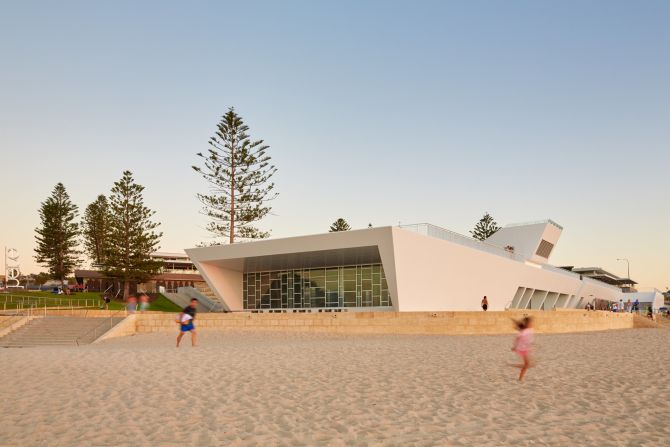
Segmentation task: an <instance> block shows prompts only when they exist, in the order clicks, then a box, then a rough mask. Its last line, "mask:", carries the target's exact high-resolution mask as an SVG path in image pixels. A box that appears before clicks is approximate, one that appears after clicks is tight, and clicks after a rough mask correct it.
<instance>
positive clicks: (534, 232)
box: [486, 222, 562, 264]
mask: <svg viewBox="0 0 670 447" xmlns="http://www.w3.org/2000/svg"><path fill="white" fill-rule="evenodd" d="M561 232H562V230H561V229H560V228H559V227H557V226H556V225H554V224H552V223H550V222H540V223H531V224H526V225H511V226H507V227H503V228H501V229H500V230H498V231H497V232H495V233H494V234H493V235H492V236H491V237H489V238H488V239H486V242H488V243H490V244H493V245H497V246H498V247H506V246H508V245H510V246H512V247H514V253H518V254H520V255H522V256H524V257H525V258H527V259H530V260H531V261H534V262H537V263H539V264H545V263H547V261H548V258H543V257H542V256H538V255H536V254H535V252H536V251H537V248H538V247H539V245H540V242H541V241H542V240H543V239H544V240H545V241H547V242H550V243H552V244H554V246H556V244H557V243H558V240H559V239H560V237H561ZM552 253H553V250H552ZM550 257H551V255H550Z"/></svg>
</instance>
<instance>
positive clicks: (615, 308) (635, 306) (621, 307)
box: [584, 299, 640, 312]
mask: <svg viewBox="0 0 670 447" xmlns="http://www.w3.org/2000/svg"><path fill="white" fill-rule="evenodd" d="M584 309H586V310H596V307H595V305H594V304H593V303H587V304H586V306H584ZM602 310H608V311H611V312H637V311H639V310H640V300H638V299H635V301H634V302H631V300H628V301H627V302H626V303H625V304H624V302H623V299H620V300H619V302H618V303H617V302H614V303H610V302H608V303H607V306H606V307H605V308H604V309H602Z"/></svg>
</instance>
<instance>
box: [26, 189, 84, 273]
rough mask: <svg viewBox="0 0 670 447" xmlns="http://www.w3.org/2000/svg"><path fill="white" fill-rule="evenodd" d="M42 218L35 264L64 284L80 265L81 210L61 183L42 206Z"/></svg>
mask: <svg viewBox="0 0 670 447" xmlns="http://www.w3.org/2000/svg"><path fill="white" fill-rule="evenodd" d="M39 214H40V220H41V225H40V226H39V227H38V228H35V232H36V233H37V235H36V236H35V240H36V241H37V247H35V253H36V255H35V260H36V261H37V262H38V263H39V264H42V265H43V266H45V267H46V268H48V269H49V274H50V275H51V277H52V278H53V279H57V280H60V281H61V282H62V283H64V280H65V277H66V276H67V275H68V274H69V273H72V271H73V270H74V267H75V266H76V265H77V264H78V263H79V261H80V259H79V254H80V252H79V251H78V250H77V245H78V236H79V225H78V224H77V222H75V219H76V218H77V216H78V214H79V209H78V207H77V205H75V204H73V203H72V202H71V201H70V196H69V195H68V193H67V191H66V190H65V186H63V184H62V183H58V184H57V185H56V186H55V187H54V189H53V191H52V192H51V196H49V197H48V198H47V199H46V200H45V201H44V202H42V205H41V207H40V210H39Z"/></svg>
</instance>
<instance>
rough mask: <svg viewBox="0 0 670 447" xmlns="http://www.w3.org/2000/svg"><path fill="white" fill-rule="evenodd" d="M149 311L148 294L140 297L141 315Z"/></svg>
mask: <svg viewBox="0 0 670 447" xmlns="http://www.w3.org/2000/svg"><path fill="white" fill-rule="evenodd" d="M146 310H149V296H148V295H147V294H146V293H142V294H141V295H140V313H144V311H146Z"/></svg>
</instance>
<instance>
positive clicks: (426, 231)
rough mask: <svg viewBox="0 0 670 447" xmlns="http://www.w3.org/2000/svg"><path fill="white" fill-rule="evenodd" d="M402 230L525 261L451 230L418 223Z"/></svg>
mask: <svg viewBox="0 0 670 447" xmlns="http://www.w3.org/2000/svg"><path fill="white" fill-rule="evenodd" d="M399 227H400V228H402V229H403V230H409V231H413V232H415V233H419V234H421V235H423V236H430V237H434V238H437V239H442V240H445V241H449V242H454V243H456V244H459V245H465V246H466V247H471V248H475V249H477V250H482V251H486V252H488V253H492V254H494V255H498V256H504V257H506V258H509V259H514V260H517V261H521V262H523V261H525V260H526V258H525V257H523V256H522V255H520V254H518V253H514V252H513V251H509V250H505V249H504V248H502V247H499V246H497V245H493V244H489V243H488V242H484V241H480V240H477V239H473V238H471V237H468V236H465V235H462V234H460V233H456V232H454V231H451V230H447V229H445V228H442V227H438V226H437V225H433V224H429V223H419V224H408V225H399Z"/></svg>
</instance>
